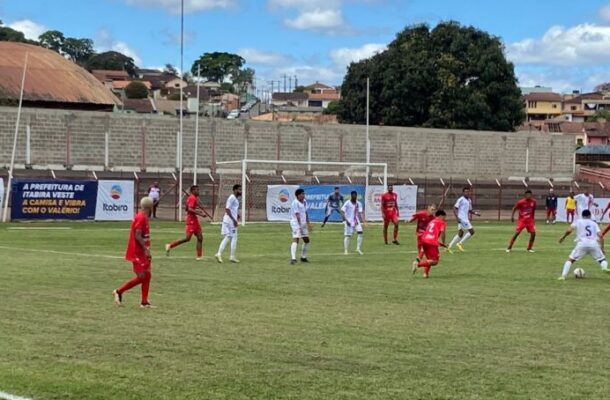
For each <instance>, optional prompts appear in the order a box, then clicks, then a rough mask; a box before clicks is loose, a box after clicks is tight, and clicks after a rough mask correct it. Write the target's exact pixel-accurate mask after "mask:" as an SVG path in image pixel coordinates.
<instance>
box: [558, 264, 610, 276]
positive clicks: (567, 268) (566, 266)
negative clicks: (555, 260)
mask: <svg viewBox="0 0 610 400" xmlns="http://www.w3.org/2000/svg"><path fill="white" fill-rule="evenodd" d="M607 265H608V263H606V266H607ZM570 268H572V262H571V261H566V263H565V264H563V272H562V273H561V276H563V277H564V278H567V277H568V274H569V273H570Z"/></svg>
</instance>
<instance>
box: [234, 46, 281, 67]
mask: <svg viewBox="0 0 610 400" xmlns="http://www.w3.org/2000/svg"><path fill="white" fill-rule="evenodd" d="M237 54H239V55H240V56H242V57H243V58H244V59H245V60H246V62H247V63H248V64H254V65H272V66H273V65H278V64H284V63H286V62H289V61H291V59H290V57H288V56H286V55H284V54H280V53H274V52H272V51H265V50H257V49H252V48H245V49H239V50H238V51H237Z"/></svg>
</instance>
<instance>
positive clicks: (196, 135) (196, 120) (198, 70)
mask: <svg viewBox="0 0 610 400" xmlns="http://www.w3.org/2000/svg"><path fill="white" fill-rule="evenodd" d="M200 83H201V65H197V115H196V116H195V154H194V157H193V158H194V161H193V163H194V164H195V165H194V168H193V185H196V184H197V156H198V154H197V153H198V151H199V85H200Z"/></svg>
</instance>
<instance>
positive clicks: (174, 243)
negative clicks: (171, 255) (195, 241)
mask: <svg viewBox="0 0 610 400" xmlns="http://www.w3.org/2000/svg"><path fill="white" fill-rule="evenodd" d="M176 246H178V243H177V242H175V241H174V242H171V243H170V244H169V248H170V249H173V248H174V247H176Z"/></svg>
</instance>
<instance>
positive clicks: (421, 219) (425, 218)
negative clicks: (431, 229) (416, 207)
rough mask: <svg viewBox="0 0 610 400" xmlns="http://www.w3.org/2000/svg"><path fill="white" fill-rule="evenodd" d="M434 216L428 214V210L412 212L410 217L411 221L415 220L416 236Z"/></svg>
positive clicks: (423, 230)
mask: <svg viewBox="0 0 610 400" xmlns="http://www.w3.org/2000/svg"><path fill="white" fill-rule="evenodd" d="M434 218H435V217H434V215H430V214H428V211H419V212H416V213H415V214H413V216H412V217H411V222H414V221H417V228H415V232H416V233H417V235H418V236H421V235H423V234H424V232H425V231H426V227H427V226H428V224H429V223H430V222H431V221H432V220H433V219H434Z"/></svg>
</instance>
